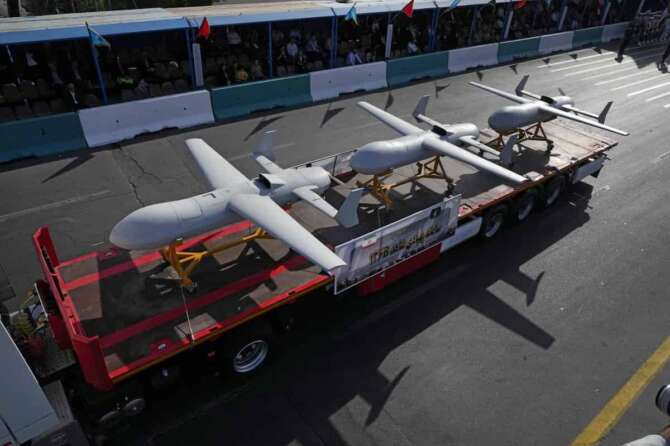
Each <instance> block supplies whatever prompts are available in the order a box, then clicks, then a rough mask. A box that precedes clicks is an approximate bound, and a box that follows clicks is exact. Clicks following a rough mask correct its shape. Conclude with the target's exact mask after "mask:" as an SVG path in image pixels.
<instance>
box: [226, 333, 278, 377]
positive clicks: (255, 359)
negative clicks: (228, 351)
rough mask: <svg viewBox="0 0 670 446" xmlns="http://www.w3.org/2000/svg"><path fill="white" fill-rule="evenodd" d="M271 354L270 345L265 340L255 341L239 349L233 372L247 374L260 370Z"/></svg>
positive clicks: (234, 360) (234, 359)
mask: <svg viewBox="0 0 670 446" xmlns="http://www.w3.org/2000/svg"><path fill="white" fill-rule="evenodd" d="M269 352H270V344H269V343H268V341H266V340H265V339H260V338H259V339H254V340H252V341H250V342H249V343H248V344H245V345H243V346H241V347H240V348H239V350H238V351H237V354H236V355H235V357H234V358H233V371H234V372H235V373H240V374H246V373H251V372H253V371H254V370H256V369H258V368H259V367H260V366H261V365H263V363H264V362H265V359H266V358H267V356H268V353H269Z"/></svg>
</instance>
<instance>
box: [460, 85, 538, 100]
mask: <svg viewBox="0 0 670 446" xmlns="http://www.w3.org/2000/svg"><path fill="white" fill-rule="evenodd" d="M469 84H470V85H472V86H473V87H477V88H481V89H482V90H485V91H488V92H489V93H493V94H495V95H498V96H500V97H503V98H505V99H509V100H510V101H513V102H516V103H518V104H527V103H528V102H530V100H528V99H526V98H523V97H521V96H517V95H515V94H512V93H507V92H506V91H502V90H498V89H497V88H493V87H489V86H488V85H484V84H480V83H479V82H469Z"/></svg>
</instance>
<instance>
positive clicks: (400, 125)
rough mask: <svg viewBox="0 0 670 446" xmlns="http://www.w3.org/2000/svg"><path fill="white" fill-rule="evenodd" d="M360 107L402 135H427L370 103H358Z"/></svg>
mask: <svg viewBox="0 0 670 446" xmlns="http://www.w3.org/2000/svg"><path fill="white" fill-rule="evenodd" d="M358 106H359V107H360V108H362V109H363V110H365V111H366V112H368V113H370V114H371V115H372V116H374V117H375V118H377V119H379V120H380V121H381V122H383V123H384V124H386V125H388V126H389V127H391V128H392V129H393V130H395V131H396V132H398V133H400V134H401V135H420V134H422V133H426V131H425V130H422V129H421V128H419V127H417V126H415V125H412V124H410V123H409V122H407V121H404V120H402V119H400V118H398V117H397V116H394V115H392V114H391V113H389V112H385V111H384V110H382V109H380V108H377V107H375V106H374V105H372V104H370V103H367V102H363V101H361V102H359V103H358Z"/></svg>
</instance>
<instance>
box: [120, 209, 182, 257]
mask: <svg viewBox="0 0 670 446" xmlns="http://www.w3.org/2000/svg"><path fill="white" fill-rule="evenodd" d="M178 230H179V218H178V217H177V215H176V213H175V211H174V208H173V207H172V206H171V205H170V203H161V204H155V205H151V206H147V207H143V208H141V209H138V210H136V211H135V212H132V213H131V214H129V215H127V216H126V217H125V218H124V219H123V220H121V221H120V222H118V223H117V224H116V225H115V226H114V228H112V232H111V233H110V234H109V241H110V242H112V243H113V244H114V245H116V246H118V247H120V248H124V249H136V250H144V249H158V248H162V247H164V246H166V245H168V244H169V243H170V242H171V241H173V240H174V239H175V238H177V237H178V235H177V232H178Z"/></svg>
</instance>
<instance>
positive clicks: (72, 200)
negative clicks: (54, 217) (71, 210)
mask: <svg viewBox="0 0 670 446" xmlns="http://www.w3.org/2000/svg"><path fill="white" fill-rule="evenodd" d="M108 193H109V191H108V190H101V191H99V192H94V193H92V194H88V195H82V196H79V197H72V198H68V199H66V200H61V201H56V202H54V203H48V204H43V205H41V206H35V207H32V208H28V209H23V210H21V211H16V212H10V213H9V214H4V215H0V222H4V221H7V220H9V219H11V218H17V217H23V216H24V215H28V214H33V213H35V212H40V211H47V210H51V209H57V208H60V207H63V206H68V205H71V204H75V203H81V202H82V201H88V200H91V199H93V198H98V197H102V196H103V195H107V194H108Z"/></svg>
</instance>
